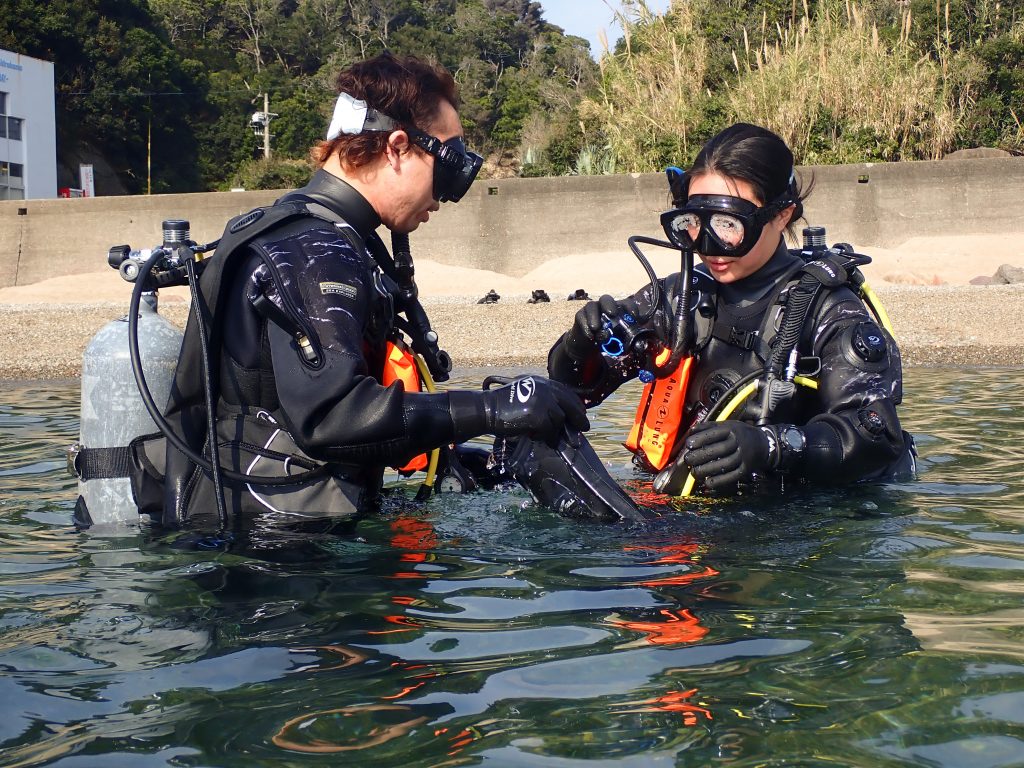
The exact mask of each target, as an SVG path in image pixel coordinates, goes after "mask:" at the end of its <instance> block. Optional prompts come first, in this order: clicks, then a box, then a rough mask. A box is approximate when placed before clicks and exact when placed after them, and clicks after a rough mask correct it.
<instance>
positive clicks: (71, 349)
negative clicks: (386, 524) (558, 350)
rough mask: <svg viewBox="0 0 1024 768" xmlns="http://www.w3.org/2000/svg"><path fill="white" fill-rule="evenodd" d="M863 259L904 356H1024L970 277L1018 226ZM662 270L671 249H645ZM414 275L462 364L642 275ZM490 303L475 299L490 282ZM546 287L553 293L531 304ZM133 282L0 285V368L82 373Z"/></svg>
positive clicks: (1006, 244) (561, 319) (591, 268)
mask: <svg viewBox="0 0 1024 768" xmlns="http://www.w3.org/2000/svg"><path fill="white" fill-rule="evenodd" d="M862 250H863V252H865V253H867V254H868V255H870V256H871V257H872V258H873V263H872V264H870V265H869V266H867V267H865V268H864V273H865V276H866V277H867V279H868V282H869V283H870V284H871V286H872V287H873V288H874V289H875V290H876V292H877V294H878V295H879V297H880V298H881V300H882V302H883V304H884V305H885V307H886V309H887V310H888V313H889V315H890V317H891V319H892V322H893V326H894V328H895V330H896V335H897V340H898V341H899V343H900V347H901V349H902V350H903V354H904V360H905V363H906V364H907V365H1001V366H1006V365H1009V366H1018V365H1024V285H971V284H970V283H971V281H972V280H973V279H975V278H978V277H988V276H992V275H994V274H995V272H996V271H997V270H998V268H999V267H1000V265H1003V264H1010V265H1013V266H1017V267H1024V236H1021V235H983V236H979V235H971V236H964V237H959V238H913V239H911V240H908V241H906V242H905V243H903V244H901V245H900V246H899V247H897V248H892V249H886V248H864V249H862ZM650 256H651V261H652V263H653V265H654V267H655V270H656V271H657V272H658V274H659V275H667V274H670V273H671V272H673V271H676V270H678V257H677V256H674V255H673V254H671V253H670V252H667V251H664V252H661V253H659V252H658V250H657V249H653V250H652V251H651V252H650ZM416 276H417V283H418V285H419V287H420V294H421V298H422V299H423V302H424V305H425V307H426V308H427V311H428V312H429V314H430V317H431V321H432V323H433V325H434V327H435V329H436V330H437V332H438V334H439V335H440V337H441V345H442V347H443V348H445V349H446V350H447V351H448V352H449V353H450V354H451V355H452V357H453V359H454V360H455V365H456V367H458V366H472V367H479V366H486V365H495V366H502V367H507V366H520V365H530V366H540V365H543V364H544V361H545V359H546V355H547V350H548V348H549V347H550V346H551V344H552V342H553V341H554V340H555V339H556V338H557V337H558V335H559V334H561V333H562V332H563V331H564V330H566V329H567V328H568V327H569V326H570V324H571V323H572V318H573V315H574V314H575V312H576V311H577V310H578V309H579V307H580V306H581V305H580V303H579V302H573V301H567V300H566V298H567V296H568V295H570V294H571V293H573V292H574V291H576V290H577V289H583V290H585V291H586V292H587V293H588V294H589V295H590V296H591V297H593V298H597V297H598V296H599V295H601V294H602V293H610V294H611V295H613V296H619V297H621V296H625V295H628V294H630V293H632V292H633V291H635V290H636V289H638V288H639V287H640V286H641V285H642V284H643V283H644V282H646V280H645V274H644V272H643V269H642V268H641V267H640V265H639V263H638V262H637V261H636V260H635V259H634V258H633V256H632V254H631V253H630V252H629V250H628V249H627V248H625V247H623V248H622V249H621V250H616V251H609V252H606V253H590V254H576V255H567V256H565V257H563V258H559V259H554V260H551V261H548V262H546V263H544V264H543V265H541V266H540V267H538V268H537V269H535V270H534V271H533V272H530V273H528V274H526V275H522V276H518V277H516V276H511V275H505V274H500V273H497V272H490V271H487V270H477V269H466V268H462V267H451V266H445V265H443V264H439V263H437V262H431V261H428V260H417V262H416ZM491 289H493V290H495V291H497V293H498V294H499V295H500V296H501V299H500V301H498V302H497V303H496V304H487V305H481V304H477V303H476V302H477V300H478V299H479V298H480V297H482V296H483V295H484V294H485V293H487V292H488V291H489V290H491ZM535 289H543V290H545V291H546V292H547V294H548V295H549V296H550V298H551V302H550V303H542V304H527V303H526V302H527V299H529V298H530V295H531V292H532V291H533V290H535ZM130 293H131V287H130V286H129V285H128V284H127V283H125V282H124V281H123V280H121V278H120V277H119V276H118V274H117V273H116V272H114V271H113V270H109V269H108V270H106V271H102V272H89V273H84V274H80V275H69V276H64V277H57V278H52V279H49V280H45V281H42V282H39V283H34V284H31V285H24V286H16V287H8V288H0V319H2V321H3V323H4V326H5V329H6V333H4V334H3V335H2V336H0V361H2V362H0V378H4V379H42V378H68V377H75V376H78V375H79V372H80V369H81V358H82V353H83V352H84V350H85V347H86V345H87V344H88V342H89V340H90V339H91V338H92V336H93V335H94V334H95V333H96V331H97V330H99V328H100V327H102V326H103V325H104V324H105V323H107V322H109V321H110V320H113V319H116V318H118V317H121V316H123V315H124V314H125V312H126V310H127V307H128V300H129V297H130ZM160 301H161V312H162V313H163V314H164V315H165V316H167V317H168V318H169V319H170V320H171V321H172V322H175V323H177V324H179V325H183V324H184V321H185V318H186V316H187V312H188V290H187V289H185V288H174V289H168V290H164V291H161V293H160Z"/></svg>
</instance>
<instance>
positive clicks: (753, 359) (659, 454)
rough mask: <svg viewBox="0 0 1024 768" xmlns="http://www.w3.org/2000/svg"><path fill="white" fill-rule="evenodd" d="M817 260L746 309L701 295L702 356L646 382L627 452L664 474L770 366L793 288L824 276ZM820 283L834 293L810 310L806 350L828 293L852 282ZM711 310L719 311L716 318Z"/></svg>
mask: <svg viewBox="0 0 1024 768" xmlns="http://www.w3.org/2000/svg"><path fill="white" fill-rule="evenodd" d="M817 263H819V262H818V261H815V262H811V263H810V264H808V263H800V264H796V265H794V267H793V268H792V269H791V270H790V271H789V272H788V273H786V274H784V275H783V276H782V277H781V278H780V279H779V282H778V287H777V288H775V289H772V290H769V291H768V292H767V294H765V295H764V296H762V297H761V298H760V299H758V300H756V301H754V302H752V303H751V304H749V305H747V306H745V307H732V306H725V305H722V304H720V303H719V302H717V301H714V302H712V301H709V300H708V299H709V297H705V300H704V301H703V302H700V303H699V298H698V295H699V294H698V295H695V296H694V297H693V299H692V303H693V305H692V306H691V319H692V322H693V325H694V327H695V330H696V334H695V337H696V343H695V348H694V354H693V356H691V357H687V358H684V359H683V361H682V362H681V363H680V365H679V367H678V368H677V369H676V370H675V371H673V372H672V374H670V375H669V376H667V377H666V378H663V379H654V380H653V381H651V382H649V383H647V384H645V385H644V388H643V391H642V392H641V395H640V400H639V403H638V406H637V411H636V416H635V417H634V422H633V426H632V428H631V430H630V433H629V437H628V438H627V440H626V442H625V446H626V448H627V449H629V450H630V451H631V452H632V453H633V454H634V455H635V456H636V457H637V458H638V459H639V460H640V461H641V463H642V464H645V465H647V466H648V468H649V469H653V470H655V471H660V470H662V469H664V468H665V467H666V466H667V465H668V463H669V462H670V461H671V460H672V459H673V458H674V457H675V455H676V454H677V453H678V447H679V446H680V445H681V443H682V440H683V438H685V436H686V434H687V432H688V431H689V429H690V427H692V426H693V425H694V424H695V423H698V422H700V421H702V420H703V419H704V418H705V417H706V416H707V414H708V413H709V411H710V410H711V408H713V407H714V406H715V404H716V403H718V402H719V401H720V400H721V398H722V397H725V396H726V395H727V394H729V393H731V391H732V390H733V389H734V387H735V386H736V384H737V383H738V382H739V381H740V380H741V378H743V377H744V376H745V375H747V374H750V373H752V372H754V371H760V370H763V369H764V367H765V365H766V363H767V362H768V359H769V356H770V354H771V351H772V348H773V344H774V342H775V340H776V337H777V334H778V332H779V330H780V327H781V325H782V322H783V319H784V317H785V311H786V307H787V301H788V298H789V296H790V294H791V292H792V289H793V288H794V287H795V286H796V285H797V284H798V282H799V280H800V277H801V276H802V275H803V274H805V273H808V272H809V273H810V274H813V275H814V276H815V277H816V278H819V271H818V270H817V269H816V268H815V267H814V266H813V265H815V264H817ZM835 266H840V267H845V265H839V264H836V265H835ZM839 271H840V273H841V274H842V275H843V276H844V278H845V277H846V275H847V270H846V269H845V268H841V269H840V270H839ZM851 273H852V270H851ZM696 274H699V275H701V273H696ZM701 277H702V280H701V282H702V283H703V284H702V285H701V286H700V288H701V290H702V291H704V292H709V291H714V290H715V285H716V284H714V283H713V282H712V281H711V280H710V278H707V279H706V280H704V279H703V278H705V277H706V276H704V275H701ZM819 279H821V283H822V287H823V288H825V289H826V290H825V291H821V292H820V293H819V294H818V295H817V297H816V300H815V301H814V302H812V304H811V305H810V306H809V307H808V308H807V311H806V314H805V315H804V318H803V327H802V330H801V334H800V337H801V338H800V343H801V344H802V345H803V344H806V343H808V342H809V339H808V335H809V334H808V330H809V326H810V324H809V323H808V322H807V319H808V318H811V317H813V316H815V315H816V311H817V308H818V307H819V306H820V301H821V299H822V298H823V296H824V294H825V293H826V292H827V291H828V290H830V289H833V288H835V287H838V285H848V281H847V280H846V279H844V280H843V281H842V282H841V283H835V284H833V283H832V282H831V281H829V280H828V278H827V276H825V277H820V278H819ZM695 293H696V292H695ZM715 298H716V299H717V294H716V295H715ZM709 307H713V311H712V312H710V313H709V312H708V308H709ZM668 356H669V352H668V350H665V351H664V352H662V354H661V356H659V358H658V359H657V362H658V363H663V362H664V361H665V360H667V359H668Z"/></svg>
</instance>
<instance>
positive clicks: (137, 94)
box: [62, 85, 331, 98]
mask: <svg viewBox="0 0 1024 768" xmlns="http://www.w3.org/2000/svg"><path fill="white" fill-rule="evenodd" d="M299 89H303V90H321V89H319V88H317V89H313V88H308V87H306V86H302V85H282V86H278V87H274V88H256V89H253V88H237V89H236V88H231V89H224V90H221V89H217V90H211V91H105V90H103V89H101V88H97V89H95V90H92V91H68V92H67V93H64V94H62V95H64V96H106V97H109V96H122V97H128V98H151V97H154V96H221V95H226V94H238V93H244V94H251V95H252V96H253V97H256V96H258V95H259V94H261V93H263V92H264V91H266V92H269V93H283V92H287V91H295V90H299ZM322 90H323V92H324V93H325V94H330V93H331V91H330V90H328V89H326V88H324V89H322Z"/></svg>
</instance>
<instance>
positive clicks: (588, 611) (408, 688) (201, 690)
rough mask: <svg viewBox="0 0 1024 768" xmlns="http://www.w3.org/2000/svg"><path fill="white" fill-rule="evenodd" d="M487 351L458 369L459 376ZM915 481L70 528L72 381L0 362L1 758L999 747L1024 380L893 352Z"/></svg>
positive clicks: (230, 761) (560, 759)
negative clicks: (626, 508) (31, 379)
mask: <svg viewBox="0 0 1024 768" xmlns="http://www.w3.org/2000/svg"><path fill="white" fill-rule="evenodd" d="M488 372H489V371H463V372H461V373H460V375H459V376H458V378H457V380H456V381H455V382H454V383H455V384H459V385H463V386H470V385H475V384H477V383H478V382H479V380H480V379H481V378H482V377H483V375H486V373H488ZM906 392H907V402H906V404H905V405H904V406H903V407H902V408H901V414H902V418H903V423H904V426H905V427H906V428H907V429H909V430H910V431H912V432H913V433H914V434H915V435H916V437H917V444H918V450H919V453H920V478H919V479H918V480H917V481H914V482H906V483H894V484H884V485H861V486H854V487H848V488H842V489H835V490H807V489H800V488H790V489H787V491H786V493H785V495H783V496H782V497H780V498H775V499H769V498H765V497H763V496H743V497H739V498H736V499H733V500H730V501H726V502H716V503H710V502H706V501H705V502H698V501H693V502H681V503H677V504H676V505H675V506H668V505H666V503H665V500H664V498H661V497H654V496H651V495H650V485H649V483H646V484H645V483H644V481H643V478H640V477H638V476H635V475H634V473H633V471H632V469H631V467H630V466H629V464H628V462H627V461H626V455H625V451H624V450H623V449H622V448H621V445H620V443H621V441H622V439H623V438H624V436H625V433H626V431H627V427H628V425H629V424H630V422H631V420H632V411H633V408H634V404H635V401H636V397H637V395H638V390H637V389H629V390H628V391H624V392H622V393H619V394H617V395H616V396H615V397H614V398H613V399H612V400H611V401H610V402H609V403H608V404H607V405H606V406H603V407H602V408H601V409H599V411H598V412H597V413H596V414H594V416H595V418H594V429H593V432H592V433H591V437H592V440H593V443H594V445H595V447H596V448H597V450H598V452H599V453H600V455H601V456H602V457H603V458H604V459H605V460H606V462H608V464H609V467H610V469H611V472H612V474H613V475H614V476H615V477H616V479H618V480H620V481H621V482H622V483H623V484H624V485H626V487H627V488H628V489H629V490H630V492H631V493H632V494H633V495H634V496H635V497H636V498H638V499H639V500H640V502H641V503H642V504H644V505H646V506H647V507H648V508H649V509H650V514H651V519H650V521H649V522H648V523H647V524H645V525H642V526H631V527H626V526H616V525H595V524H587V523H581V522H576V521H571V520H566V519H562V518H560V517H558V516H556V515H555V514H553V513H551V512H549V511H546V510H544V509H541V508H538V507H536V506H534V505H533V504H531V503H530V499H529V496H528V495H527V494H526V492H524V491H521V490H518V489H505V490H500V491H496V492H491V493H475V494H472V495H469V496H464V497H463V496H442V497H435V498H433V499H431V500H430V501H429V502H428V503H426V504H418V503H416V502H415V501H414V500H413V495H414V491H415V486H414V485H413V486H412V487H411V488H410V489H408V490H407V491H399V492H397V493H395V494H394V495H392V497H391V498H390V499H389V501H388V507H387V509H386V511H385V512H384V513H383V514H382V515H381V516H379V517H376V518H373V519H369V520H366V521H363V522H361V523H360V524H359V525H358V526H356V527H355V529H354V530H353V531H351V532H350V533H346V534H343V535H337V536H319V537H315V536H310V537H309V539H308V540H306V541H302V540H298V541H296V540H290V541H289V542H288V543H287V545H282V546H279V547H275V546H273V543H272V542H270V543H268V542H263V543H262V545H261V546H255V545H251V546H247V545H245V543H244V542H240V543H239V544H238V545H237V546H236V547H234V548H232V549H229V550H228V551H196V550H195V549H190V548H182V547H181V546H180V542H178V541H177V540H176V539H175V537H173V536H168V535H166V534H162V533H161V532H159V531H157V530H154V529H150V528H149V527H148V526H142V527H139V528H124V529H121V530H119V531H115V532H89V533H79V532H76V531H75V530H74V529H73V528H72V526H71V525H70V517H71V510H72V506H73V504H74V498H75V494H76V488H75V483H74V481H73V480H72V478H70V477H69V476H68V475H67V473H66V471H65V461H64V457H63V453H62V451H63V449H64V447H65V446H66V445H67V444H69V443H71V442H73V441H74V440H75V439H76V436H77V432H78V384H77V382H43V383H12V384H4V385H0V766H15V765H16V766H36V765H59V766H164V765H167V766H240V767H241V766H245V767H246V768H249V767H251V766H296V765H303V766H316V765H323V766H334V765H342V764H344V765H354V766H360V765H366V766H375V767H380V766H403V767H405V766H442V765H444V766H456V765H488V766H552V767H557V768H572V767H575V766H584V765H586V766H590V765H595V766H596V765H602V766H604V765H607V766H630V767H631V766H673V765H678V766H707V765H730V766H763V765H780V766H782V765H786V766H791V765H801V766H818V765H821V766H826V765H827V766H910V765H920V766H942V767H946V766H950V767H951V766H971V767H972V768H997V767H1000V768H1001V767H1003V766H1019V765H1024V472H1022V450H1021V448H1020V435H1021V433H1022V428H1024V371H1020V370H1006V369H1003V370H995V369H970V370H967V369H956V370H940V369H913V370H910V371H909V372H908V374H907V377H906Z"/></svg>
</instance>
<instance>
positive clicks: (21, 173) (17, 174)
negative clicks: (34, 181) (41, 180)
mask: <svg viewBox="0 0 1024 768" xmlns="http://www.w3.org/2000/svg"><path fill="white" fill-rule="evenodd" d="M8 166H9V167H10V174H11V178H15V179H23V178H25V166H24V165H22V164H21V163H8Z"/></svg>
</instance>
